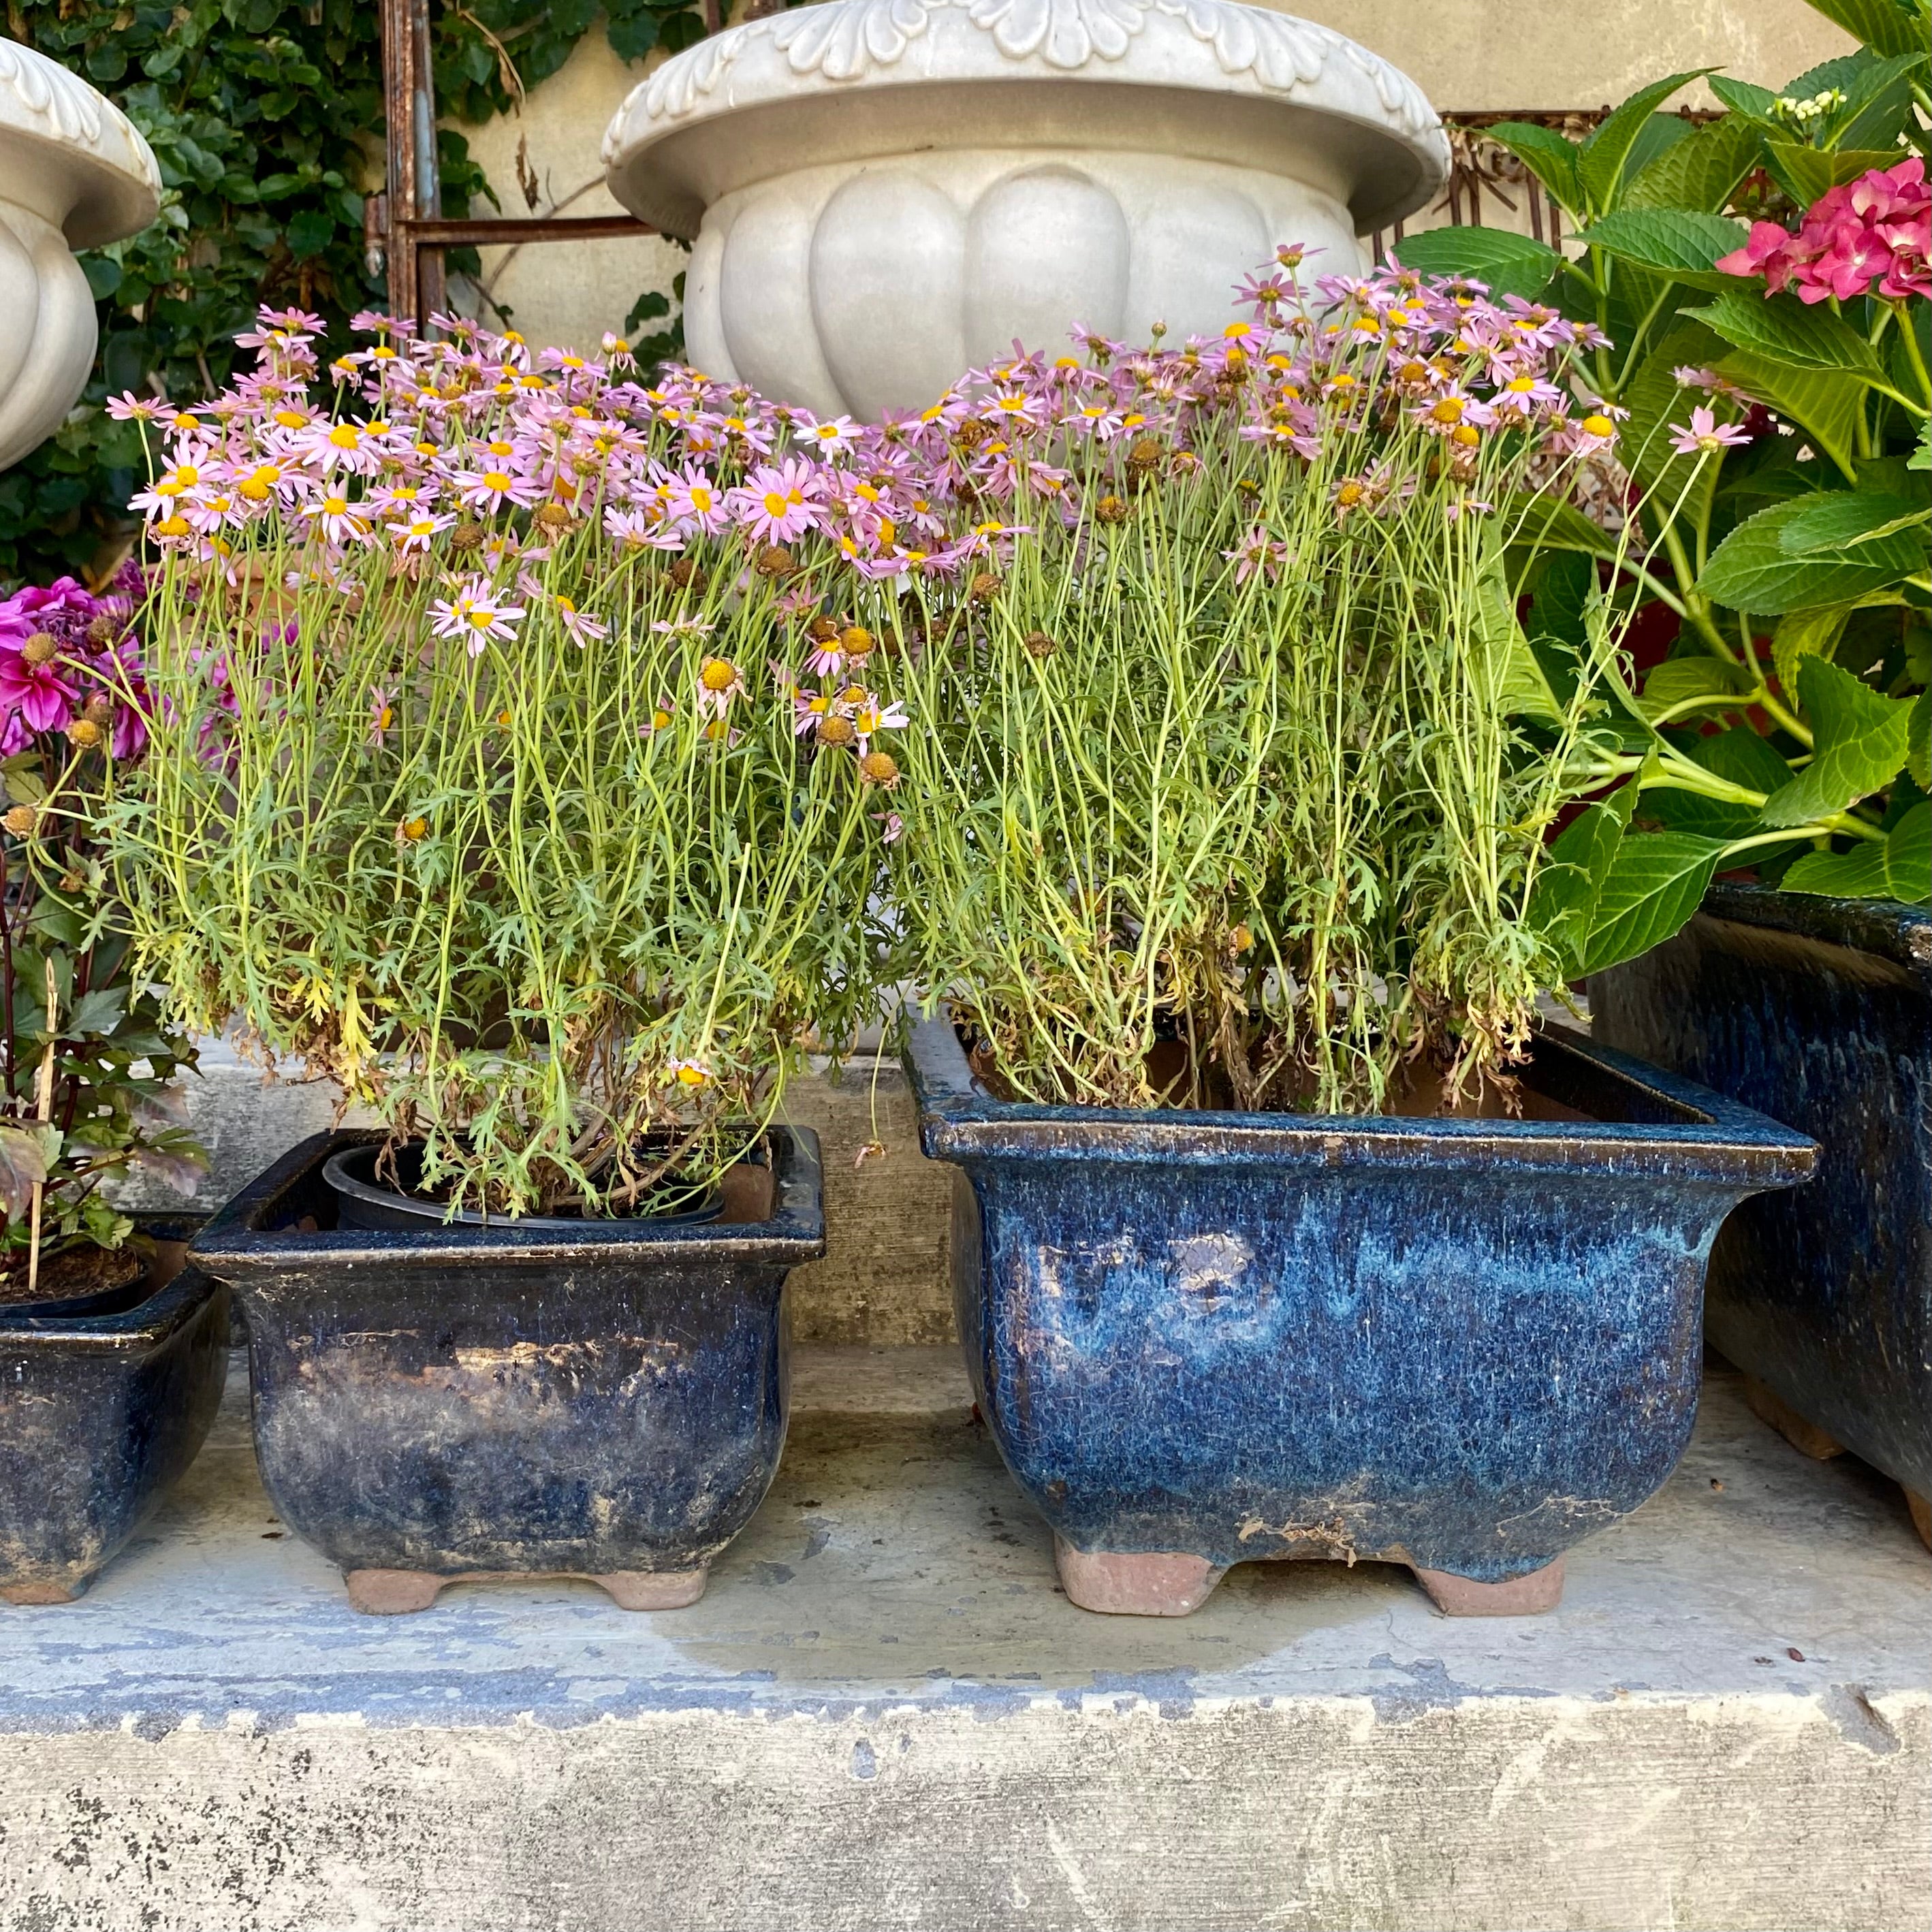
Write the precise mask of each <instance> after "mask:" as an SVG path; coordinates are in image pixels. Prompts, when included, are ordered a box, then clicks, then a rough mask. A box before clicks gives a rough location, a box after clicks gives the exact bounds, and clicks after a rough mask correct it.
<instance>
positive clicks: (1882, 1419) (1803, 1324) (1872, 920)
mask: <svg viewBox="0 0 1932 1932" xmlns="http://www.w3.org/2000/svg"><path fill="white" fill-rule="evenodd" d="M1590 993H1591V1001H1592V1008H1593V1010H1594V1012H1595V1015H1596V1025H1597V1028H1598V1031H1599V1032H1600V1033H1601V1034H1602V1035H1603V1037H1605V1038H1607V1039H1609V1040H1614V1041H1615V1042H1616V1043H1617V1044H1619V1046H1628V1048H1629V1049H1630V1050H1631V1051H1632V1052H1639V1053H1642V1054H1643V1055H1646V1057H1648V1058H1651V1059H1653V1060H1655V1061H1658V1063H1659V1064H1661V1065H1664V1066H1667V1067H1676V1068H1679V1069H1681V1070H1682V1071H1683V1072H1684V1073H1687V1074H1688V1075H1689V1076H1691V1077H1692V1078H1693V1079H1698V1080H1702V1081H1706V1082H1709V1084H1710V1085H1712V1086H1713V1087H1715V1088H1718V1089H1720V1090H1721V1091H1723V1092H1724V1093H1726V1094H1731V1095H1733V1096H1735V1097H1736V1098H1737V1099H1738V1100H1741V1101H1742V1102H1743V1103H1745V1104H1746V1105H1747V1106H1752V1107H1757V1108H1761V1109H1763V1111H1764V1112H1766V1113H1769V1114H1775V1115H1776V1116H1777V1117H1778V1119H1780V1120H1781V1121H1790V1123H1791V1124H1792V1125H1793V1127H1800V1128H1802V1129H1803V1130H1805V1132H1806V1133H1812V1134H1815V1135H1817V1137H1818V1139H1819V1141H1820V1142H1821V1143H1822V1150H1823V1151H1822V1152H1821V1154H1820V1159H1819V1165H1818V1178H1817V1181H1815V1182H1814V1183H1813V1184H1812V1185H1811V1187H1807V1188H1805V1189H1803V1190H1801V1191H1800V1192H1799V1193H1795V1194H1791V1195H1787V1196H1778V1197H1769V1198H1767V1199H1763V1200H1761V1201H1754V1202H1751V1204H1750V1205H1748V1207H1747V1208H1744V1209H1743V1210H1742V1211H1740V1212H1739V1214H1736V1216H1734V1217H1733V1219H1732V1220H1731V1221H1730V1224H1729V1225H1728V1226H1727V1227H1726V1228H1725V1230H1724V1235H1723V1238H1722V1239H1721V1241H1719V1242H1718V1248H1717V1252H1716V1253H1715V1255H1714V1256H1713V1257H1712V1264H1711V1290H1710V1304H1709V1328H1710V1334H1711V1339H1712V1342H1713V1343H1715V1346H1717V1347H1718V1349H1721V1351H1722V1352H1723V1353H1724V1355H1726V1356H1727V1357H1728V1358H1730V1360H1731V1361H1733V1362H1735V1363H1736V1364H1737V1365H1738V1367H1739V1368H1741V1369H1742V1370H1745V1373H1747V1374H1748V1375H1749V1376H1751V1377H1752V1378H1753V1379H1754V1381H1755V1382H1757V1383H1759V1384H1760V1385H1763V1387H1764V1388H1768V1389H1769V1391H1771V1393H1772V1395H1773V1396H1774V1397H1776V1398H1777V1400H1778V1402H1779V1403H1782V1404H1783V1405H1784V1406H1785V1407H1786V1408H1787V1409H1789V1410H1790V1411H1792V1412H1795V1413H1796V1415H1799V1416H1801V1417H1802V1418H1804V1419H1805V1421H1808V1422H1810V1423H1811V1424H1814V1426H1815V1427H1817V1428H1820V1429H1822V1430H1824V1431H1825V1432H1826V1433H1827V1434H1828V1435H1829V1436H1832V1437H1833V1438H1835V1439H1836V1440H1837V1441H1838V1442H1841V1443H1842V1444H1843V1445H1845V1446H1846V1448H1850V1449H1854V1450H1855V1451H1857V1452H1858V1454H1860V1455H1861V1456H1862V1457H1864V1459H1865V1460H1866V1461H1867V1462H1868V1463H1872V1464H1873V1465H1874V1466H1876V1468H1878V1469H1882V1470H1883V1471H1885V1473H1886V1474H1887V1475H1889V1476H1891V1477H1892V1478H1894V1480H1896V1481H1898V1482H1900V1483H1902V1484H1904V1485H1905V1487H1906V1489H1908V1490H1911V1491H1912V1492H1914V1493H1915V1495H1916V1496H1918V1498H1921V1499H1923V1498H1926V1497H1929V1496H1932V912H1927V910H1924V908H1923V907H1911V906H1902V905H1887V904H1870V903H1867V902H1863V901H1855V900H1844V899H1821V898H1813V897H1811V896H1809V895H1805V894H1802V893H1796V892H1792V893H1785V892H1769V891H1766V890H1765V889H1763V888H1761V887H1756V886H1718V887H1717V888H1716V889H1714V890H1713V891H1712V892H1711V893H1710V895H1709V896H1708V897H1707V898H1706V900H1705V901H1704V905H1703V910H1702V911H1701V912H1700V913H1699V915H1698V916H1697V917H1696V918H1695V919H1693V920H1692V921H1691V923H1690V925H1689V926H1688V927H1686V928H1685V930H1684V931H1683V932H1682V933H1680V934H1679V935H1678V936H1677V937H1676V938H1675V939H1673V940H1672V941H1670V944H1667V945H1666V946H1664V947H1661V948H1659V949H1658V951H1656V952H1655V953H1651V954H1649V956H1646V958H1644V959H1640V960H1637V961H1634V962H1632V963H1631V964H1630V965H1628V966H1622V967H1619V968H1617V969H1616V971H1614V972H1612V973H1609V974H1604V975H1602V976H1601V977H1598V979H1595V980H1592V983H1591V987H1590Z"/></svg>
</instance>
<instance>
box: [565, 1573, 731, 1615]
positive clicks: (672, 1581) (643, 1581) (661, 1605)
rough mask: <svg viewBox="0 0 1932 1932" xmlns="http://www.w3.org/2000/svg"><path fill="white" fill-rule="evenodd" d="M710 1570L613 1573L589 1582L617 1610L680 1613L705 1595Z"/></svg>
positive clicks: (593, 1578)
mask: <svg viewBox="0 0 1932 1932" xmlns="http://www.w3.org/2000/svg"><path fill="white" fill-rule="evenodd" d="M710 1575H711V1571H710V1569H709V1566H708V1565H704V1564H700V1565H698V1567H697V1568H696V1569H695V1570H613V1571H610V1573H609V1574H608V1575H607V1576H603V1577H592V1578H591V1579H590V1581H591V1582H592V1583H600V1584H601V1585H602V1586H603V1587H604V1592H605V1593H606V1594H607V1595H608V1596H609V1598H610V1601H611V1602H613V1604H616V1606H617V1607H618V1609H619V1610H682V1609H683V1608H684V1607H685V1606H686V1605H687V1604H694V1603H696V1602H697V1600H698V1598H700V1597H701V1596H703V1594H704V1586H705V1584H706V1582H707V1581H709V1578H710Z"/></svg>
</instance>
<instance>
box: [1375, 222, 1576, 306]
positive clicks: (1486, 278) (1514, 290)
mask: <svg viewBox="0 0 1932 1932" xmlns="http://www.w3.org/2000/svg"><path fill="white" fill-rule="evenodd" d="M1394 255H1395V257H1396V259H1397V260H1398V261H1399V262H1400V264H1401V266H1403V268H1405V269H1414V270H1415V272H1417V273H1418V275H1468V276H1471V277H1472V278H1474V279H1475V280H1476V281H1479V282H1484V283H1487V284H1488V286H1489V287H1490V290H1491V291H1492V292H1493V293H1495V294H1496V295H1499V296H1525V297H1528V296H1535V295H1538V294H1540V293H1541V292H1542V291H1543V290H1544V289H1547V287H1549V286H1550V282H1551V281H1552V280H1553V278H1555V277H1556V275H1557V274H1558V273H1559V272H1560V271H1561V269H1562V266H1563V257H1562V255H1561V254H1559V253H1558V252H1557V251H1556V249H1554V248H1546V247H1545V246H1544V244H1543V243H1542V242H1537V241H1533V240H1532V239H1531V238H1530V237H1529V236H1527V235H1512V234H1510V233H1508V231H1507V230H1505V229H1501V228H1432V229H1429V230H1428V231H1427V233H1424V234H1421V235H1409V236H1404V237H1403V239H1402V240H1401V241H1400V242H1397V244H1396V246H1395V248H1394Z"/></svg>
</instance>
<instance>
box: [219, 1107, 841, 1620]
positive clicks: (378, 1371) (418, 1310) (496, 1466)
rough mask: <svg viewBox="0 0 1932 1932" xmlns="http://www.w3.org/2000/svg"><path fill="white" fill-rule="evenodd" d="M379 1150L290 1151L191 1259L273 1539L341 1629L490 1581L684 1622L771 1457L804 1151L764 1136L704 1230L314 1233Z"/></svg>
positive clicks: (803, 1236)
mask: <svg viewBox="0 0 1932 1932" xmlns="http://www.w3.org/2000/svg"><path fill="white" fill-rule="evenodd" d="M377 1138H380V1136H371V1135H369V1134H366V1133H365V1134H356V1133H336V1134H320V1135H317V1136H315V1137H314V1138H313V1139H310V1140H308V1141H305V1142H303V1143H302V1145H300V1146H299V1147H297V1148H294V1149H293V1150H292V1151H290V1154H289V1155H288V1156H287V1158H286V1159H284V1160H281V1161H279V1162H278V1163H276V1165H275V1166H274V1167H272V1168H271V1169H269V1171H268V1172H266V1174H264V1175H262V1176H261V1177H260V1178H259V1179H258V1180H257V1181H254V1183H253V1184H251V1186H249V1187H247V1188H245V1189H244V1190H242V1193H240V1194H239V1195H238V1196H236V1198H235V1199H234V1200H233V1201H232V1202H229V1205H227V1207H226V1208H223V1211H221V1213H220V1214H219V1215H217V1217H215V1219H214V1220H213V1221H212V1222H211V1223H209V1224H208V1227H207V1228H206V1229H205V1230H204V1231H203V1232H202V1235H201V1236H200V1238H199V1240H198V1241H196V1243H195V1244H194V1248H193V1254H194V1258H195V1259H196V1261H197V1262H199V1264H200V1265H202V1267H204V1268H206V1269H207V1270H208V1272H209V1273H210V1274H214V1275H216V1276H217V1277H220V1279H222V1280H226V1281H227V1282H229V1283H232V1284H233V1287H234V1289H235V1292H236V1298H237V1301H239V1304H240V1306H241V1308H242V1313H243V1315H244V1316H245V1319H246V1321H247V1324H248V1357H249V1368H250V1373H251V1377H252V1379H253V1385H254V1432H255V1451H256V1456H257V1460H258V1461H259V1462H260V1465H261V1471H262V1481H263V1485H264V1486H265V1487H266V1489H267V1490H268V1492H269V1497H270V1499H272V1501H273V1502H274V1503H275V1507H276V1508H277V1510H278V1511H279V1512H280V1514H281V1517H282V1519H283V1520H284V1522H285V1523H287V1525H288V1526H289V1527H290V1529H293V1531H294V1532H296V1535H299V1536H300V1537H302V1538H304V1539H305V1541H308V1542H309V1543H311V1544H314V1546H315V1547H316V1548H317V1549H318V1550H321V1551H322V1552H323V1554H324V1555H325V1556H327V1557H328V1558H329V1559H330V1561H331V1562H335V1563H337V1564H339V1565H341V1568H342V1569H343V1570H344V1572H345V1573H347V1582H348V1586H349V1595H350V1601H351V1602H352V1603H353V1604H354V1605H355V1606H356V1608H358V1609H359V1610H371V1611H376V1612H389V1611H398V1610H422V1609H424V1608H425V1607H428V1605H429V1604H431V1603H433V1602H434V1601H435V1599H436V1596H437V1592H439V1591H440V1589H442V1588H443V1586H444V1585H445V1584H447V1583H452V1582H456V1581H458V1580H466V1579H471V1578H481V1577H506V1576H508V1577H532V1576H571V1577H588V1578H589V1579H591V1580H594V1581H595V1582H597V1583H601V1585H602V1586H604V1589H606V1590H607V1592H609V1593H610V1595H611V1596H612V1597H613V1598H614V1599H615V1600H616V1601H617V1602H618V1603H619V1604H622V1605H623V1606H624V1607H625V1608H627V1609H633V1610H651V1609H657V1610H662V1609H673V1608H676V1607H679V1606H681V1605H682V1604H689V1603H694V1602H695V1601H697V1598H699V1597H700V1595H702V1594H703V1589H704V1583H705V1577H706V1571H707V1570H708V1568H709V1565H710V1562H711V1560H712V1558H713V1557H714V1556H715V1555H716V1554H717V1553H718V1551H719V1550H722V1549H723V1548H724V1546H725V1545H726V1544H727V1543H729V1542H730V1540H731V1539H732V1538H733V1537H734V1536H735V1535H737V1533H738V1532H739V1530H740V1529H742V1528H743V1527H744V1526H745V1523H748V1521H749V1520H750V1519H751V1514H752V1512H753V1511H754V1510H755V1509H756V1508H757V1506H758V1505H759V1503H760V1501H761V1500H762V1499H763V1496H764V1493H765V1491H766V1489H767V1488H769V1486H770V1484H771V1480H772V1476H773V1475H774V1474H775V1472H776V1470H777V1468H778V1456H779V1452H780V1451H781V1449H782V1448H783V1446H784V1433H785V1421H786V1415H787V1379H786V1323H785V1305H784V1287H785V1279H786V1277H787V1274H788V1273H789V1272H790V1270H791V1269H792V1268H793V1267H794V1266H796V1265H797V1264H799V1262H806V1261H811V1260H813V1259H816V1258H817V1256H820V1255H821V1254H823V1253H824V1250H825V1217H824V1211H823V1205H822V1197H821V1191H820V1177H819V1163H818V1145H817V1141H816V1140H815V1139H814V1137H813V1136H812V1135H811V1133H808V1132H807V1131H805V1130H802V1129H785V1128H777V1127H775V1128H772V1130H769V1134H768V1135H767V1137H766V1139H767V1143H768V1145H769V1149H770V1156H771V1157H770V1160H769V1164H768V1165H765V1166H754V1164H752V1163H749V1162H741V1163H739V1166H738V1167H736V1168H735V1169H733V1170H732V1173H731V1175H730V1176H729V1177H727V1185H726V1189H725V1201H724V1211H723V1212H722V1213H721V1214H720V1215H719V1216H718V1218H717V1219H716V1220H713V1221H711V1222H709V1223H706V1224H703V1225H701V1226H691V1225H689V1224H688V1223H684V1224H680V1223H675V1222H673V1223H670V1224H668V1225H662V1224H653V1223H652V1222H650V1221H649V1220H631V1221H602V1222H586V1223H580V1224H578V1225H577V1226H575V1227H574V1228H572V1229H559V1228H558V1227H557V1226H556V1225H555V1224H554V1223H552V1224H550V1225H549V1226H544V1227H538V1228H532V1227H528V1226H524V1227H520V1226H518V1225H517V1223H514V1222H505V1223H499V1224H498V1225H496V1226H489V1227H467V1226H440V1227H436V1228H434V1229H430V1230H428V1231H425V1232H390V1231H387V1230H370V1229H351V1228H340V1227H338V1226H335V1225H334V1223H335V1218H336V1205H335V1196H333V1194H332V1192H331V1191H330V1190H329V1188H328V1187H327V1186H326V1184H325V1182H324V1181H323V1168H324V1166H326V1163H327V1162H328V1160H329V1157H331V1156H332V1155H333V1154H336V1153H338V1152H340V1151H342V1150H343V1149H344V1148H355V1147H357V1146H359V1145H366V1144H367V1143H368V1142H369V1141H370V1140H371V1139H377Z"/></svg>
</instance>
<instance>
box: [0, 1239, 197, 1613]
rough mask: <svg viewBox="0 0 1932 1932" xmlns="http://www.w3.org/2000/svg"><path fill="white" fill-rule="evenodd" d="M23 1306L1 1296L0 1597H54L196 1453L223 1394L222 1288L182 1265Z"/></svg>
mask: <svg viewBox="0 0 1932 1932" xmlns="http://www.w3.org/2000/svg"><path fill="white" fill-rule="evenodd" d="M154 1279H156V1276H155V1274H154V1273H153V1272H152V1271H151V1273H150V1276H149V1277H148V1281H149V1282H150V1283H151V1282H152V1281H153V1280H154ZM33 1310H34V1312H31V1313H30V1312H28V1310H26V1309H22V1308H7V1309H4V1310H0V1598H4V1599H5V1600H6V1601H7V1602H9V1603H14V1604H58V1603H65V1602H68V1601H71V1599H72V1598H76V1597H78V1596H80V1595H81V1594H82V1593H83V1592H84V1591H86V1589H87V1587H88V1586H89V1584H90V1583H92V1581H93V1580H94V1579H95V1577H96V1576H97V1575H98V1574H99V1573H100V1571H101V1570H102V1569H103V1568H104V1567H105V1566H106V1565H107V1563H109V1562H110V1561H111V1560H112V1559H113V1557H114V1556H115V1554H116V1553H117V1552H118V1551H119V1550H121V1548H122V1547H123V1546H124V1544H126V1543H127V1540H128V1538H130V1537H131V1536H132V1535H133V1534H134V1532H135V1531H136V1529H139V1527H140V1525H141V1523H142V1519H143V1518H144V1517H146V1516H147V1514H148V1512H149V1511H151V1510H152V1509H153V1508H154V1506H155V1505H156V1504H157V1503H158V1502H160V1500H161V1499H162V1498H163V1496H166V1493H168V1491H169V1490H170V1489H171V1488H172V1487H173V1486H174V1484H175V1482H176V1481H177V1480H178V1478H180V1476H181V1474H182V1472H184V1470H185V1469H187V1466H188V1465H189V1464H190V1463H191V1462H193V1460H194V1458H195V1454H196V1451H198V1450H199V1448H200V1447H201V1445H202V1439H203V1438H205V1436H206V1435H207V1434H208V1425H209V1424H211V1422H212V1421H214V1412H215V1411H216V1409H217V1408H218V1407H220V1403H221V1389H222V1384H223V1381H224V1379H226V1373H227V1368H228V1297H227V1295H226V1292H224V1291H223V1290H222V1289H220V1288H219V1287H217V1286H216V1284H215V1283H213V1282H212V1281H211V1280H208V1277H207V1276H205V1274H201V1273H200V1272H199V1271H198V1270H196V1269H193V1268H189V1269H186V1270H184V1271H180V1272H175V1273H172V1275H171V1277H170V1278H168V1279H166V1280H165V1281H164V1282H163V1285H162V1286H160V1287H158V1288H151V1287H150V1286H148V1283H141V1284H138V1285H136V1286H135V1287H134V1288H133V1289H130V1290H127V1291H125V1292H117V1293H113V1294H109V1295H98V1296H95V1297H92V1298H89V1301H87V1302H85V1303H77V1304H66V1305H65V1308H64V1310H63V1309H62V1304H49V1303H38V1304H33Z"/></svg>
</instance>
